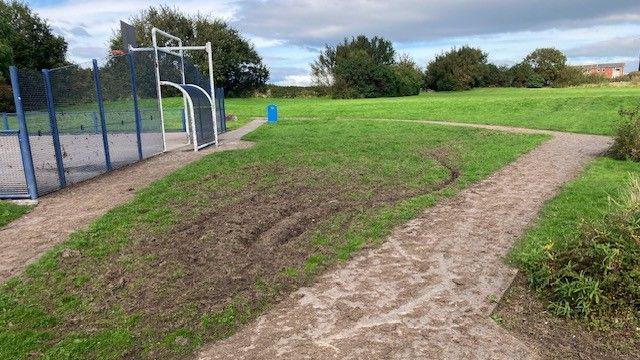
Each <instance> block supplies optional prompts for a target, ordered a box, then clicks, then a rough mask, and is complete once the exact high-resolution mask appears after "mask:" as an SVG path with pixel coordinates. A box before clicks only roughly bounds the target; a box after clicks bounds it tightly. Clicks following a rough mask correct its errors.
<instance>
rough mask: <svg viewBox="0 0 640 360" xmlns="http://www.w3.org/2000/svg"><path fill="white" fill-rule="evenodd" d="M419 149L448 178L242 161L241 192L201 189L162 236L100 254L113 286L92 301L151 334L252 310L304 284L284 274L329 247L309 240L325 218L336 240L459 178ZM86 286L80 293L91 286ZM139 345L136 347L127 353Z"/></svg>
mask: <svg viewBox="0 0 640 360" xmlns="http://www.w3.org/2000/svg"><path fill="white" fill-rule="evenodd" d="M424 156H425V157H426V158H425V161H430V162H433V163H434V165H435V164H436V163H437V164H440V166H441V167H442V168H445V169H447V170H448V175H446V176H445V177H444V178H443V179H442V180H441V181H439V182H437V183H435V184H431V185H429V186H425V187H422V188H418V189H409V188H406V187H403V186H402V185H400V184H394V185H393V186H389V185H386V186H384V185H380V186H374V187H373V189H372V188H371V185H369V184H365V183H362V182H360V181H357V180H356V179H357V176H358V175H357V174H352V175H353V176H352V177H348V178H351V179H354V181H349V182H348V183H342V182H337V181H335V180H334V179H332V178H331V174H328V173H325V172H322V171H318V170H312V169H309V168H305V167H295V168H289V167H284V166H278V165H274V164H260V165H251V166H246V167H245V168H240V169H238V170H237V171H236V172H237V173H238V174H251V176H250V181H249V183H248V184H246V185H244V186H242V188H241V189H236V190H231V191H223V192H219V191H217V192H212V193H209V194H208V195H206V198H205V199H202V201H206V202H207V204H210V205H207V206H202V207H201V208H202V209H201V211H203V212H200V213H193V207H192V206H190V204H182V205H180V207H179V208H177V209H176V210H177V213H182V214H185V218H184V219H182V220H181V221H180V223H179V225H177V226H175V227H174V228H173V229H172V230H171V231H169V232H168V233H167V234H163V235H155V236H154V235H150V234H146V233H144V231H142V232H141V233H140V235H139V236H135V237H134V238H136V240H135V241H134V242H133V243H131V244H129V245H127V247H126V248H125V249H123V250H122V251H121V252H120V253H118V254H116V255H114V257H113V259H112V260H111V261H107V262H106V265H105V266H106V268H105V269H102V270H100V271H99V272H98V273H100V274H106V275H105V279H104V284H111V285H109V286H110V288H109V291H108V292H107V293H106V294H104V295H103V297H102V298H101V300H100V301H101V302H102V304H103V306H104V308H105V309H109V308H114V307H118V308H122V309H123V310H124V312H125V313H129V314H131V313H140V314H143V316H142V317H141V319H140V320H139V323H138V324H137V325H136V326H138V327H139V328H140V329H153V331H154V332H155V333H156V334H157V336H158V340H161V339H162V337H163V336H165V335H166V334H169V333H170V332H171V331H173V330H175V329H179V328H186V329H189V330H190V331H194V332H197V331H198V327H199V325H198V324H199V323H200V322H201V319H202V317H203V316H206V315H208V314H216V313H220V312H222V311H223V310H224V309H226V308H228V307H229V306H238V307H241V308H242V310H241V311H242V312H243V313H246V314H248V315H246V316H249V317H251V316H252V315H251V314H253V313H257V312H259V309H260V308H261V307H263V306H265V304H267V303H270V302H272V300H274V299H275V298H274V296H278V297H279V296H283V295H286V294H287V292H288V291H290V290H293V289H295V288H297V287H299V286H300V285H301V284H303V283H305V282H306V281H308V279H309V278H308V277H305V276H298V277H295V276H289V275H286V274H285V272H284V271H283V270H284V269H287V268H301V267H303V266H304V264H305V261H307V259H308V258H309V257H310V256H311V255H313V254H318V253H322V254H329V253H330V252H331V251H332V250H331V245H330V244H317V243H314V242H313V241H311V239H312V235H313V234H314V233H315V232H316V231H317V230H318V229H320V228H322V227H323V226H324V227H325V228H324V229H325V230H326V227H327V226H328V225H327V224H328V222H330V221H331V220H332V219H335V218H336V217H337V216H339V217H340V218H341V219H342V221H341V224H340V225H341V226H339V227H338V228H333V229H332V230H331V231H330V232H331V235H332V236H335V237H339V236H340V235H342V234H344V232H346V231H347V229H348V228H349V227H350V225H351V223H352V221H354V219H355V218H356V216H358V215H361V214H363V213H366V212H369V211H375V209H377V208H378V207H380V206H382V205H392V204H394V203H395V202H397V201H399V200H402V199H406V198H410V197H415V196H418V195H422V194H426V193H430V192H433V191H437V190H441V189H444V188H446V187H448V186H450V185H451V184H453V183H454V182H455V181H456V179H457V178H458V177H459V175H460V173H459V171H458V170H457V169H456V168H455V167H454V165H453V163H454V161H453V160H451V159H450V156H449V153H448V151H447V150H445V149H439V150H437V151H431V152H427V153H425V154H424ZM345 171H348V170H345ZM265 177H268V178H274V179H277V180H276V181H275V183H272V182H267V183H265V182H264V181H262V180H261V179H264V178H265ZM354 194H360V195H363V194H371V196H354ZM149 254H153V259H151V260H150V261H138V262H136V265H135V269H127V267H123V266H122V261H121V259H143V258H145V256H147V255H149ZM67 265H68V266H73V264H72V263H67ZM140 280H142V281H140ZM114 284H115V285H114ZM265 287H267V289H265ZM269 287H272V288H271V289H269ZM273 287H277V289H276V288H273ZM85 290H86V296H87V297H89V296H90V295H91V294H92V293H93V292H94V291H95V289H90V288H87V289H85ZM98 318H99V317H97V318H96V319H92V318H91V317H87V318H84V319H81V320H80V321H81V322H82V323H76V324H73V328H76V329H77V328H87V327H90V326H91V322H92V321H94V320H97V319H98ZM238 325H240V324H238V323H237V322H236V321H235V320H234V321H233V323H231V324H227V323H225V324H219V326H215V324H214V327H213V328H210V329H207V330H208V331H207V332H206V333H207V334H208V336H210V338H216V337H221V336H224V334H227V333H228V332H230V331H233V330H234V328H235V327H237V326H238ZM69 330H72V329H71V328H70V329H69ZM141 346H142V344H141ZM141 350H142V349H141V348H139V349H137V350H136V351H134V352H133V353H132V357H136V356H137V355H136V354H139V351H141ZM166 351H167V352H163V350H162V349H160V350H158V352H156V353H153V354H149V356H151V357H152V358H167V357H174V355H173V354H171V353H170V351H171V350H170V349H167V350H166Z"/></svg>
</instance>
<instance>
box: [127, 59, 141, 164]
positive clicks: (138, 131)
mask: <svg viewBox="0 0 640 360" xmlns="http://www.w3.org/2000/svg"><path fill="white" fill-rule="evenodd" d="M127 61H128V62H129V70H130V71H129V74H130V75H131V96H132V97H133V111H134V116H135V119H136V141H137V142H138V158H139V159H140V160H142V118H141V117H140V108H139V107H138V90H137V89H138V83H137V79H136V66H135V63H134V59H133V55H132V54H131V53H128V54H127Z"/></svg>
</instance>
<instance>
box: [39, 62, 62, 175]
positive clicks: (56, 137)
mask: <svg viewBox="0 0 640 360" xmlns="http://www.w3.org/2000/svg"><path fill="white" fill-rule="evenodd" d="M42 76H43V78H44V88H45V93H46V96H47V111H49V125H50V126H51V139H52V140H53V151H54V153H55V155H56V167H57V168H58V179H59V180H60V187H61V188H63V187H65V186H67V178H66V176H65V174H64V163H63V162H62V149H61V147H60V133H59V131H58V130H59V129H58V119H57V118H56V110H55V106H54V102H53V92H52V91H51V75H50V73H49V70H48V69H43V70H42Z"/></svg>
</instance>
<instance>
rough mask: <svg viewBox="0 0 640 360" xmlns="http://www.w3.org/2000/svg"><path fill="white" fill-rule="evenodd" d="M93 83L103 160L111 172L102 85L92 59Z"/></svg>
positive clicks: (95, 61)
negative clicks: (100, 128)
mask: <svg viewBox="0 0 640 360" xmlns="http://www.w3.org/2000/svg"><path fill="white" fill-rule="evenodd" d="M93 82H94V84H95V86H96V101H97V102H98V111H99V112H100V126H101V127H102V144H103V145H104V160H105V162H106V164H107V171H111V170H113V167H112V166H111V154H110V153H109V138H108V137H107V119H106V115H105V112H104V101H103V99H102V84H101V83H100V70H99V68H98V60H96V59H93Z"/></svg>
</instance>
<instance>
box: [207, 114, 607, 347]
mask: <svg viewBox="0 0 640 360" xmlns="http://www.w3.org/2000/svg"><path fill="white" fill-rule="evenodd" d="M438 124H442V123H438ZM449 125H455V124H449ZM470 126H474V127H482V128H490V129H499V130H505V131H519V132H520V131H522V132H538V133H549V134H552V135H553V139H552V140H550V141H547V142H545V143H544V144H542V145H541V146H540V147H538V148H537V149H535V150H533V151H532V152H530V153H528V154H526V155H524V156H522V157H521V158H519V159H518V160H517V161H516V162H514V163H513V164H511V165H509V166H507V167H505V168H503V169H502V170H500V171H498V172H497V173H495V174H493V175H492V176H491V177H489V178H488V179H486V180H484V181H482V182H480V183H478V184H476V185H474V186H472V187H470V188H468V189H466V190H464V191H462V192H460V193H459V194H458V195H457V196H455V197H454V198H451V199H449V200H446V201H444V202H442V203H440V204H438V205H436V206H435V207H433V208H430V209H428V210H427V211H425V212H424V213H423V214H422V215H421V216H420V217H419V218H417V219H415V220H413V221H410V222H409V223H407V224H405V225H404V226H402V227H401V228H399V229H397V230H396V231H394V233H393V234H392V235H391V236H390V237H389V238H388V239H387V241H386V242H384V244H383V245H382V246H381V247H379V248H377V249H373V250H369V251H364V252H363V253H361V254H360V255H359V256H357V257H356V258H354V259H352V260H351V261H349V262H348V263H346V264H345V265H344V266H343V267H338V268H336V269H334V270H332V271H329V272H328V273H326V274H325V275H323V276H321V277H320V278H319V279H317V281H316V282H315V283H314V284H313V285H312V286H311V287H309V288H302V289H300V290H298V291H296V292H295V293H293V294H292V295H291V296H290V297H288V298H287V299H285V300H284V301H282V302H281V303H280V304H278V305H276V307H274V308H273V309H271V310H270V311H268V312H267V313H266V314H264V315H263V316H261V317H260V318H259V319H257V320H256V321H254V322H253V323H251V324H249V325H248V326H246V327H245V328H243V329H242V330H240V331H239V332H238V333H237V334H235V335H234V336H232V337H230V338H228V339H226V340H223V341H220V342H217V343H213V344H210V345H209V346H207V347H205V348H204V350H203V351H202V352H201V353H200V354H199V358H200V359H274V358H286V359H302V358H305V359H395V358H400V359H415V358H421V359H535V358H537V354H536V351H535V349H531V348H529V347H527V346H526V345H525V344H523V343H521V342H520V341H519V340H517V339H516V338H515V337H513V336H512V335H510V334H509V333H508V332H507V331H506V330H503V329H502V328H500V327H499V326H497V325H496V324H495V323H494V322H493V321H492V320H491V319H490V318H489V315H490V314H491V311H492V309H493V308H494V306H495V304H494V301H497V300H498V299H499V298H500V297H501V296H502V294H503V292H504V291H505V290H506V289H507V287H508V286H509V284H510V283H511V281H512V280H513V277H514V275H515V270H514V269H513V268H510V267H508V266H507V265H505V264H504V261H503V259H504V256H505V255H506V254H507V252H508V250H509V249H510V248H511V246H512V245H513V243H514V242H515V241H516V240H517V239H518V238H519V237H520V236H521V235H522V234H523V232H524V231H525V229H526V227H527V226H528V225H529V224H530V223H531V222H532V221H533V220H534V219H535V217H536V216H537V213H538V211H539V210H540V208H541V207H542V205H543V203H544V202H545V201H546V200H549V199H550V198H552V197H553V195H554V194H555V193H556V191H557V190H558V188H559V187H560V186H561V185H562V184H563V183H565V182H566V181H568V180H570V179H571V178H573V177H574V176H576V175H577V174H578V173H579V171H580V170H581V169H582V168H583V166H584V165H585V163H586V162H587V161H588V160H590V159H592V158H593V157H595V156H596V155H598V154H600V153H601V152H603V151H604V150H605V149H606V148H607V146H608V144H609V141H610V140H609V139H608V138H606V137H600V136H590V135H576V134H563V133H554V132H545V131H535V130H523V129H514V128H503V127H496V126H484V125H479V126H476V125H470Z"/></svg>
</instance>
